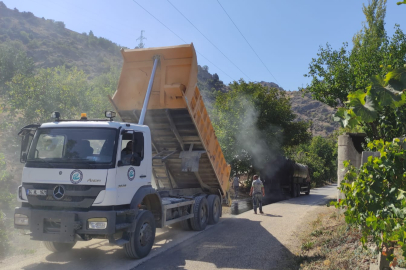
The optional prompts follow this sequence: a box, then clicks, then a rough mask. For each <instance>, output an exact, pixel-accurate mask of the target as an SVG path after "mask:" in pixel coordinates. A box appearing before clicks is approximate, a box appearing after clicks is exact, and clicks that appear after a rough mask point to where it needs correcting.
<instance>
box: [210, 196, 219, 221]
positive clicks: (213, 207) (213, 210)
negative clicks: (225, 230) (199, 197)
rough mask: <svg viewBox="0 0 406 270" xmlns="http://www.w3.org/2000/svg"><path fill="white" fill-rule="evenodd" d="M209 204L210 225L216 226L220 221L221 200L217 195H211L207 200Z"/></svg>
mask: <svg viewBox="0 0 406 270" xmlns="http://www.w3.org/2000/svg"><path fill="white" fill-rule="evenodd" d="M207 202H208V203H209V222H208V224H216V223H217V222H219V220H220V213H221V209H220V207H221V205H220V198H219V196H217V195H209V197H208V198H207Z"/></svg>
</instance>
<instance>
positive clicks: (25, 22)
mask: <svg viewBox="0 0 406 270" xmlns="http://www.w3.org/2000/svg"><path fill="white" fill-rule="evenodd" d="M3 42H18V43H19V45H21V44H22V47H23V49H24V50H25V51H26V52H27V54H28V55H29V56H30V57H32V59H33V61H34V63H35V65H36V66H38V67H56V66H60V65H65V66H67V67H68V68H69V67H77V68H79V69H81V70H84V71H85V72H86V73H87V74H89V77H90V78H92V77H95V76H97V75H100V74H102V73H104V72H106V71H108V70H110V68H112V67H114V68H118V67H120V66H121V64H122V58H121V54H120V49H121V46H119V45H117V44H115V43H113V42H111V41H110V40H108V39H105V38H103V37H96V36H94V35H93V33H92V31H90V32H89V33H81V34H80V33H76V32H74V31H71V30H69V29H66V28H65V24H64V23H63V22H58V21H54V20H52V19H45V18H38V17H35V16H34V14H33V13H31V12H19V11H18V10H17V9H10V8H7V7H6V5H5V4H4V3H3V2H1V1H0V44H1V43H3ZM198 79H199V88H200V90H201V91H202V94H203V96H204V98H205V99H206V100H207V101H208V106H209V107H210V104H211V103H212V102H213V101H214V98H215V95H214V93H215V91H222V92H224V91H227V86H226V85H224V83H223V82H222V81H221V80H220V78H219V76H218V75H217V74H211V73H210V72H209V69H208V67H207V66H203V67H201V66H199V74H198ZM261 83H262V84H263V85H266V86H269V87H278V88H280V87H279V86H278V85H277V84H276V83H272V82H261ZM281 89H282V88H281ZM282 90H283V89H282ZM289 95H290V97H291V101H292V109H293V111H294V112H295V113H296V114H297V115H298V120H306V121H309V120H311V121H313V134H314V135H321V136H327V135H328V134H331V133H332V132H333V131H334V129H336V128H337V127H338V124H337V123H334V122H333V121H332V119H331V114H332V113H333V109H332V108H330V107H328V106H327V105H325V104H323V103H321V102H318V101H315V100H312V99H311V97H310V96H309V95H305V96H304V97H302V94H301V93H299V92H297V91H292V92H289Z"/></svg>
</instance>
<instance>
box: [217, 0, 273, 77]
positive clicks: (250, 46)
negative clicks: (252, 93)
mask: <svg viewBox="0 0 406 270" xmlns="http://www.w3.org/2000/svg"><path fill="white" fill-rule="evenodd" d="M217 3H219V5H220V7H221V8H222V9H223V11H224V13H225V14H226V15H227V17H228V18H229V19H230V21H231V22H232V23H233V24H234V26H235V28H237V30H238V32H240V34H241V36H242V37H243V38H244V40H245V41H246V42H247V44H248V45H249V46H250V48H251V50H252V51H253V52H254V53H255V55H256V56H257V57H258V59H259V61H261V63H262V65H264V67H265V68H266V70H268V72H269V74H271V76H272V77H273V78H274V79H275V81H276V82H277V83H278V84H279V82H278V80H277V79H276V78H275V76H274V75H273V74H272V72H271V71H270V70H269V69H268V67H267V66H266V65H265V63H264V62H263V61H262V59H261V57H259V55H258V54H257V52H256V51H255V50H254V48H253V47H252V46H251V44H250V43H249V42H248V40H247V39H246V38H245V36H244V35H243V34H242V32H241V31H240V29H239V28H238V27H237V25H236V24H235V23H234V21H233V20H232V19H231V17H230V15H228V13H227V11H226V10H225V9H224V7H223V6H222V5H221V3H220V1H219V0H217Z"/></svg>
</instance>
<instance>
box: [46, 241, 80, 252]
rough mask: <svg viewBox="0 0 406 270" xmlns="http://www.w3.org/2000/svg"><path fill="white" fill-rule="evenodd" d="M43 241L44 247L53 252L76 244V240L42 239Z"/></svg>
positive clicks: (64, 250)
mask: <svg viewBox="0 0 406 270" xmlns="http://www.w3.org/2000/svg"><path fill="white" fill-rule="evenodd" d="M43 243H44V246H45V247H46V249H48V250H49V251H52V252H54V253H59V252H66V251H69V250H71V249H72V248H73V246H74V245H75V244H76V242H73V243H60V242H50V241H44V242H43Z"/></svg>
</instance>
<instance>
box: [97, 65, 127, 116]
mask: <svg viewBox="0 0 406 270" xmlns="http://www.w3.org/2000/svg"><path fill="white" fill-rule="evenodd" d="M119 78H120V70H119V69H118V68H116V67H111V68H110V71H109V72H106V73H103V74H101V75H100V76H98V77H96V78H94V79H93V80H92V82H91V91H90V92H89V98H90V100H89V101H90V104H91V108H90V112H91V113H92V116H93V117H104V112H105V111H111V110H113V111H114V110H115V109H114V108H113V106H112V105H111V103H110V102H109V100H108V98H107V96H108V95H110V96H113V94H114V93H115V91H116V90H117V85H118V79H119Z"/></svg>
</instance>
